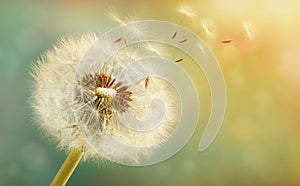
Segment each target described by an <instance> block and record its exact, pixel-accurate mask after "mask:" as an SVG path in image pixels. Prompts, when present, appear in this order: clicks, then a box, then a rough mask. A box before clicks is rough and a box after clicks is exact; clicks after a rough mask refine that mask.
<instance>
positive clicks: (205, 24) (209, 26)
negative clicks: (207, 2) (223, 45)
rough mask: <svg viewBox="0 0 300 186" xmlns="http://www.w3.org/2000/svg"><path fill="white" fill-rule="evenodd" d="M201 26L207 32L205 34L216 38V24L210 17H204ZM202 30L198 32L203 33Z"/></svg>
mask: <svg viewBox="0 0 300 186" xmlns="http://www.w3.org/2000/svg"><path fill="white" fill-rule="evenodd" d="M201 27H202V30H203V31H204V32H205V34H206V35H207V37H209V38H212V39H213V38H215V35H216V33H215V30H216V29H215V25H214V23H213V22H212V21H211V20H209V19H203V20H202V21H201ZM201 32H202V31H200V32H198V33H197V34H199V33H201Z"/></svg>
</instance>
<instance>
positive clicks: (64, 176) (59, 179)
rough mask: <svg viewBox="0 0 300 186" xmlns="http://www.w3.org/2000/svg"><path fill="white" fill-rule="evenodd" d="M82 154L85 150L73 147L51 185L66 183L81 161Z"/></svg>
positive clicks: (57, 185) (58, 185)
mask: <svg viewBox="0 0 300 186" xmlns="http://www.w3.org/2000/svg"><path fill="white" fill-rule="evenodd" d="M82 155H83V152H82V151H81V150H79V149H76V148H73V149H72V150H71V151H70V153H69V155H68V157H67V158H66V160H65V161H64V163H63V164H62V165H61V167H60V169H59V170H58V172H57V174H56V175H55V177H54V178H53V180H52V182H51V183H50V186H61V185H65V184H66V183H67V181H68V180H69V178H70V176H71V175H72V173H73V171H74V170H75V168H76V167H77V165H78V163H79V162H80V160H81V158H82Z"/></svg>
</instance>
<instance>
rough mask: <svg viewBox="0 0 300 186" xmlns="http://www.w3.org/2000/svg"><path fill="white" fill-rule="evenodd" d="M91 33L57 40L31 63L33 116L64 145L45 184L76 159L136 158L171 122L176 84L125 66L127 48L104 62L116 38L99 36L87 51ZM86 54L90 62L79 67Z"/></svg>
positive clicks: (61, 177) (60, 177)
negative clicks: (58, 165)
mask: <svg viewBox="0 0 300 186" xmlns="http://www.w3.org/2000/svg"><path fill="white" fill-rule="evenodd" d="M99 39H103V38H102V36H98V35H97V34H86V35H83V36H71V37H67V38H62V39H61V40H60V41H59V42H58V44H57V45H56V46H54V47H53V49H51V50H49V51H48V52H46V53H45V54H44V55H43V56H42V57H41V59H39V60H38V61H37V63H36V64H35V65H33V68H32V76H33V77H34V82H33V93H32V98H31V104H32V107H33V109H34V112H35V115H36V119H37V122H38V124H39V125H40V126H41V128H42V129H43V131H44V133H45V134H46V135H47V136H49V138H51V139H55V140H56V141H58V147H59V148H61V149H66V150H67V151H70V153H69V156H68V158H67V159H66V161H65V162H64V164H63V165H62V167H61V169H60V170H59V172H58V173H57V175H56V177H55V178H54V180H53V182H52V185H59V184H61V185H63V184H65V183H66V182H67V180H68V178H69V177H70V175H71V173H72V171H73V170H74V169H75V167H76V165H77V164H78V162H79V161H80V159H81V158H83V160H87V159H88V158H93V159H99V160H102V159H108V160H112V161H117V162H122V161H125V162H134V164H138V162H139V159H140V157H143V156H144V157H149V156H151V149H153V148H158V147H159V146H160V144H162V143H164V142H166V141H167V140H168V139H169V138H170V136H171V132H172V130H173V129H174V127H175V126H176V124H177V122H178V121H179V117H180V113H179V112H180V101H179V100H180V97H179V95H178V94H177V92H176V89H175V88H174V87H173V86H171V85H170V84H169V83H168V82H167V81H166V80H164V79H161V78H158V77H156V76H152V73H153V71H151V70H150V69H148V68H147V67H143V65H142V64H139V65H137V66H138V67H135V66H134V65H132V63H133V62H132V60H134V57H133V54H135V52H129V53H128V52H126V51H133V49H128V50H126V49H125V51H124V50H123V51H120V52H117V53H116V54H115V57H112V58H111V59H110V62H108V61H105V60H104V59H105V58H106V56H107V55H108V53H109V51H110V49H112V48H114V47H115V46H116V45H118V44H119V43H118V42H116V41H117V40H116V39H117V38H104V39H103V41H104V40H105V45H103V46H102V48H101V49H99V50H98V49H97V50H89V48H90V47H91V46H92V45H93V44H94V43H95V42H96V41H97V40H99ZM87 51H90V52H91V53H89V55H87ZM86 55H87V56H88V59H89V60H91V61H89V63H86V64H84V65H85V66H84V67H83V68H81V66H80V65H82V64H83V61H84V60H85V57H86ZM96 56H97V58H96ZM99 59H102V60H104V61H99ZM141 74H142V77H141ZM136 76H139V77H140V78H139V79H136V80H133V79H132V78H133V77H136ZM156 99H161V100H163V102H164V104H163V106H159V107H158V105H160V104H155V103H156V102H155V101H153V100H156ZM150 103H151V104H150ZM153 103H154V105H156V107H153ZM154 108H155V110H153V109H154ZM155 113H162V114H163V117H162V118H158V117H157V116H155ZM160 115H161V114H160ZM153 125H154V126H153Z"/></svg>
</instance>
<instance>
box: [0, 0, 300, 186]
mask: <svg viewBox="0 0 300 186" xmlns="http://www.w3.org/2000/svg"><path fill="white" fill-rule="evenodd" d="M177 5H178V1H149V2H148V1H133V0H131V1H127V2H118V1H110V2H96V1H71V0H70V1H58V0H57V1H33V0H31V1H1V2H0V185H1V186H6V185H47V184H48V183H49V182H50V181H51V179H52V178H53V176H54V175H55V173H56V171H57V170H58V168H59V166H60V164H61V163H62V162H63V160H64V158H65V157H66V154H65V153H64V152H63V151H57V150H55V148H56V144H54V143H51V142H49V141H48V140H47V139H45V138H43V137H42V133H41V131H40V130H39V129H38V127H37V126H35V125H33V120H32V119H31V118H32V110H31V108H30V105H29V104H28V99H29V97H30V80H31V77H30V75H29V71H30V64H31V63H32V62H33V61H35V60H36V59H37V57H38V56H40V55H41V54H42V53H43V52H44V51H46V50H47V49H49V48H51V46H52V45H53V44H54V43H55V41H57V39H58V38H59V37H60V36H64V35H70V34H80V33H85V32H104V31H106V30H108V29H110V28H113V27H114V26H116V25H117V24H116V23H114V22H113V21H111V20H110V19H109V18H107V17H106V16H105V13H106V12H107V9H108V7H115V8H116V9H117V10H119V11H120V12H121V13H126V12H128V11H134V12H135V13H136V15H137V17H138V18H140V19H161V20H168V21H173V22H178V18H179V15H178V13H176V6H177ZM190 5H191V6H192V7H193V8H194V9H195V11H196V13H197V14H198V17H197V19H199V20H200V19H201V18H202V17H203V18H210V19H212V20H214V21H215V23H216V25H217V28H216V32H217V33H218V34H217V36H216V38H215V39H210V38H208V37H206V36H205V34H200V36H201V37H203V39H204V40H205V41H206V42H207V43H208V45H209V46H210V47H211V49H212V51H213V52H214V53H215V54H216V57H217V58H218V60H219V62H220V65H221V67H222V70H223V72H224V76H225V80H226V84H227V91H228V109H227V113H226V116H225V121H224V126H223V128H222V130H221V133H220V134H219V136H218V138H217V140H216V141H215V142H214V144H213V145H212V146H211V147H210V148H209V149H208V150H207V151H205V152H203V153H199V152H198V151H197V146H198V143H199V140H200V136H201V134H202V132H203V129H204V125H205V121H207V116H208V112H209V105H208V104H209V101H207V99H206V97H205V95H208V96H209V93H208V91H207V90H202V91H203V92H202V94H201V95H202V97H201V99H200V100H201V110H202V113H201V118H200V125H199V127H198V128H197V131H196V133H195V134H194V136H193V138H192V140H191V141H190V142H189V143H188V145H187V146H186V147H184V148H183V150H182V151H180V152H179V153H178V154H177V155H176V156H174V157H172V158H171V159H169V160H167V161H165V162H163V163H161V164H158V165H153V166H148V167H125V166H120V165H114V164H109V163H100V165H99V166H96V165H95V163H94V162H84V163H81V164H80V165H79V167H78V169H77V170H76V171H75V173H74V175H73V176H72V177H71V179H70V181H69V184H68V185H299V184H300V177H299V174H300V161H299V158H298V156H299V152H300V150H299V145H300V142H299V140H300V131H299V130H300V125H299V121H300V117H299V114H298V113H299V108H300V104H299V100H300V99H299V98H298V96H297V95H299V92H300V90H299V87H300V86H299V85H300V77H299V75H298V74H299V70H300V68H299V67H300V65H299V58H300V55H299V52H300V44H299V43H300V42H299V41H300V37H299V33H300V29H299V27H300V26H299V23H300V13H299V12H300V8H299V6H300V3H299V2H298V1H292V0H290V1H283V0H282V1H271V0H268V1H236V2H235V1H230V0H225V1H220V0H219V1H218V0H214V1H207V2H205V1H191V2H190ZM243 19H246V20H251V22H252V23H253V24H254V25H255V28H256V30H257V33H259V34H257V35H255V37H254V38H253V40H252V41H249V40H247V38H246V37H241V38H239V39H238V40H237V41H235V42H233V43H232V44H230V45H223V44H222V43H221V42H220V41H221V39H227V38H228V37H229V38H230V37H234V36H235V35H238V34H239V33H240V32H242V31H241V25H240V21H241V20H243ZM183 24H184V26H187V27H189V28H191V29H193V30H194V31H195V32H197V31H199V28H198V27H197V21H195V22H187V21H184V23H183ZM182 65H183V66H185V67H186V68H191V66H189V65H186V64H182ZM194 73H196V72H194ZM202 79H203V78H202ZM198 84H199V82H198ZM200 84H201V81H200ZM198 88H199V87H198ZM205 88H207V86H206V87H205ZM200 89H201V88H200ZM203 95H204V96H203Z"/></svg>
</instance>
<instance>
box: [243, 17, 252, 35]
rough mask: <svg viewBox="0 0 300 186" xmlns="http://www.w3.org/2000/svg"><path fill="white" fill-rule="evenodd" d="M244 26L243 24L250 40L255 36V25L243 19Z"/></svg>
mask: <svg viewBox="0 0 300 186" xmlns="http://www.w3.org/2000/svg"><path fill="white" fill-rule="evenodd" d="M242 26H243V28H244V30H245V34H246V35H247V36H248V38H249V39H250V40H252V39H253V37H254V33H253V30H254V28H253V25H252V24H251V23H250V22H248V21H245V20H243V21H242Z"/></svg>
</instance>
